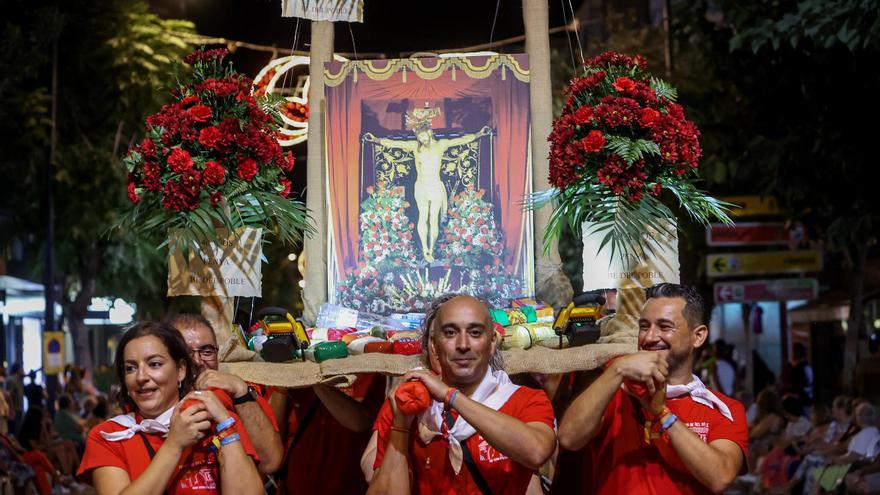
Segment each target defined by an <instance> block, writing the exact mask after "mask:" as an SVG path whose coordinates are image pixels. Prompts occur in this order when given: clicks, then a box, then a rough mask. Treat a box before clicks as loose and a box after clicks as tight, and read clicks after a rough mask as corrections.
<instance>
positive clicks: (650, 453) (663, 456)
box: [583, 390, 749, 495]
mask: <svg viewBox="0 0 880 495" xmlns="http://www.w3.org/2000/svg"><path fill="white" fill-rule="evenodd" d="M713 392H714V391H713ZM715 395H717V396H718V398H720V399H721V400H722V401H723V402H724V403H725V404H727V406H728V407H729V408H730V412H731V414H732V415H733V421H730V420H728V419H727V418H725V417H724V416H723V415H722V414H721V413H720V412H719V411H718V410H717V409H713V408H710V407H708V406H705V405H703V404H699V403H697V402H694V401H693V400H692V399H691V398H690V396H683V397H680V398H676V399H669V400H667V402H666V406H667V407H668V408H669V409H670V410H671V411H672V412H673V413H675V415H676V416H678V420H679V421H681V422H682V423H683V424H684V425H685V426H687V427H688V428H689V429H690V430H691V431H692V432H694V433H696V434H697V435H699V436H700V438H702V439H703V441H704V442H707V443H711V442H714V441H715V440H719V439H727V440H730V441H732V442H734V443H735V444H737V445H739V447H740V449H742V452H743V457H744V458H745V453H746V452H748V437H749V433H748V423H747V422H746V417H745V410H744V409H743V406H742V404H740V403H739V402H737V401H735V400H733V399H731V398H729V397H727V396H724V395H722V394H720V393H718V392H715ZM644 424H645V423H644V416H643V413H642V410H641V406H639V405H638V403H637V402H635V401H634V399H632V398H631V397H630V396H629V395H628V394H627V393H625V392H624V391H623V390H618V391H617V393H616V394H614V397H613V398H612V399H611V403H610V404H608V408H606V409H605V416H604V418H603V423H602V429H601V431H600V432H599V434H598V435H597V436H596V437H595V438H594V439H593V440H592V441H590V443H589V444H587V446H586V447H585V448H586V450H587V452H585V454H586V459H588V460H589V463H585V464H584V470H585V471H587V472H586V473H584V474H585V478H587V479H589V480H591V481H590V482H591V483H592V486H590V485H584V487H583V490H584V491H583V493H595V494H599V495H601V494H617V493H645V494H658V495H666V494H669V493H681V494H703V493H711V492H710V490H709V489H708V488H707V487H705V486H704V485H702V484H701V483H700V482H699V481H697V480H696V478H694V476H693V475H692V474H691V473H690V471H688V469H687V467H686V466H685V465H684V463H683V462H682V461H681V459H680V458H679V457H678V454H676V452H675V450H674V449H673V448H672V445H671V444H670V443H669V442H668V439H666V438H659V439H654V440H652V443H651V444H650V445H647V444H646V443H645V430H644ZM743 462H744V463H745V459H744V460H743Z"/></svg>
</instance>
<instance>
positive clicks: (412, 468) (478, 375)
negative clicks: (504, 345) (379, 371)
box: [362, 294, 556, 495]
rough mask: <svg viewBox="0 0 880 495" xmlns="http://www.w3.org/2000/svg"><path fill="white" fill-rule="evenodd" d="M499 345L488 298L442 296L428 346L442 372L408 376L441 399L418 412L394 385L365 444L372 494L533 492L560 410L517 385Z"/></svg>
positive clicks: (431, 317) (433, 311)
mask: <svg viewBox="0 0 880 495" xmlns="http://www.w3.org/2000/svg"><path fill="white" fill-rule="evenodd" d="M498 344H499V342H498V340H497V337H496V333H495V331H494V330H493V328H492V320H491V317H490V316H489V311H488V309H486V306H485V305H484V304H483V303H481V302H480V301H478V300H477V299H475V298H473V297H470V296H462V295H456V294H446V295H443V296H440V297H439V298H437V299H435V300H434V302H433V303H432V305H431V308H430V310H429V312H428V314H427V316H426V318H425V322H424V327H423V352H425V353H426V355H427V354H428V353H430V355H431V356H432V357H431V358H430V359H428V358H426V361H428V362H432V361H433V360H434V359H436V363H437V364H438V367H439V369H440V370H441V374H440V376H439V377H438V376H437V375H435V374H434V373H433V372H432V371H427V370H425V371H411V372H409V373H407V374H406V375H404V380H418V381H420V382H422V383H423V384H424V385H425V387H426V388H427V390H428V393H429V394H430V396H431V398H432V399H433V401H432V403H431V405H430V406H429V407H428V409H427V410H426V411H425V412H424V413H422V414H420V415H418V416H417V417H413V416H410V415H407V414H405V413H403V412H402V411H400V410H399V409H398V408H397V401H395V400H394V392H395V391H396V388H395V389H394V390H392V391H391V393H390V394H389V398H388V399H387V400H386V402H385V404H384V405H383V406H382V410H381V411H380V412H379V417H378V418H377V419H376V424H375V426H374V430H375V432H374V434H373V438H372V439H371V440H370V445H369V446H368V447H367V450H366V451H365V452H364V460H363V461H362V462H363V464H362V465H364V466H367V468H368V469H366V472H365V475H366V476H367V478H368V479H370V489H369V491H368V492H367V493H369V494H378V493H383V494H401V495H406V494H410V493H420V494H448V495H452V494H467V495H479V494H481V493H490V492H491V493H494V494H496V495H503V494H523V493H526V490H527V488H528V486H529V484H530V483H531V482H532V481H533V479H534V478H533V474H534V473H535V471H536V470H537V469H538V468H539V467H541V466H542V465H543V464H544V462H546V461H547V459H549V458H550V456H551V455H552V454H553V451H554V449H555V447H556V436H555V432H554V430H553V424H554V419H553V409H552V407H551V405H550V401H549V400H548V399H547V395H546V394H545V393H544V392H543V391H541V390H534V389H529V388H526V387H519V386H517V385H514V384H513V383H511V381H510V378H509V377H508V376H507V374H506V373H504V372H503V371H502V370H501V363H500V362H499V360H500V354H498V353H497V350H498ZM371 461H372V462H371ZM369 467H372V468H373V469H372V470H371V469H369Z"/></svg>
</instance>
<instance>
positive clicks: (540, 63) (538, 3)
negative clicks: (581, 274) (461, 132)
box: [523, 0, 573, 307]
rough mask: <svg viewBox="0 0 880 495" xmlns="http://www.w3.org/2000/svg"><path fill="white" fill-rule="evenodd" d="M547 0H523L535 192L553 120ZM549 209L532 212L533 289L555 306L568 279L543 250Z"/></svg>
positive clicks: (553, 253) (544, 179) (542, 180)
mask: <svg viewBox="0 0 880 495" xmlns="http://www.w3.org/2000/svg"><path fill="white" fill-rule="evenodd" d="M548 15H549V14H548V7H547V0H523V23H524V24H525V31H526V53H527V54H528V55H529V72H530V81H529V88H530V89H529V92H530V105H531V121H532V124H531V143H532V187H533V190H535V191H542V190H546V189H549V188H550V183H549V182H548V177H549V175H550V160H549V158H548V156H549V154H550V144H549V143H548V142H547V136H549V135H550V129H551V126H552V122H553V92H552V88H551V86H550V33H549V26H550V24H549V17H548ZM550 213H551V209H550V208H549V207H545V208H540V209H537V210H535V211H534V226H535V235H534V243H535V290H536V291H537V296H538V297H539V298H540V299H543V300H544V301H546V302H547V303H549V304H551V305H553V306H554V307H560V306H562V305H565V304H568V303H569V302H570V301H571V298H572V295H573V291H572V287H571V282H570V281H569V280H568V278H567V277H566V276H565V274H563V273H562V263H561V261H560V258H559V250H558V249H557V247H556V245H553V246H551V247H550V250H549V251H547V252H546V253H545V252H544V250H543V237H544V232H545V231H546V230H547V225H548V224H549V223H550Z"/></svg>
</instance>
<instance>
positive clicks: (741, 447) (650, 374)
mask: <svg viewBox="0 0 880 495" xmlns="http://www.w3.org/2000/svg"><path fill="white" fill-rule="evenodd" d="M647 297H648V299H647V301H646V302H645V305H644V307H643V308H642V314H641V317H640V319H639V349H640V351H639V352H637V353H635V354H631V355H628V356H624V357H620V358H617V359H615V360H614V361H612V362H611V363H609V365H608V366H607V368H606V370H605V371H604V372H603V373H602V374H601V375H600V376H599V377H598V378H596V380H595V381H594V382H593V383H592V384H591V385H590V386H589V387H588V388H587V389H586V390H585V391H583V392H582V393H581V394H580V395H578V397H576V398H575V400H574V401H573V402H572V404H571V405H570V406H569V408H568V410H567V411H566V413H565V415H564V416H563V419H562V422H561V423H560V426H559V443H560V445H562V447H563V448H566V449H568V450H578V449H581V448H583V447H584V446H586V449H587V452H586V454H587V457H588V458H589V459H591V463H590V464H588V465H586V467H587V468H589V470H590V472H589V473H585V476H584V478H585V479H587V480H588V483H587V484H586V485H585V486H584V487H583V490H584V492H583V493H597V494H614V493H646V494H667V493H685V494H691V493H694V494H696V493H711V492H715V493H719V492H722V491H723V490H724V489H726V488H727V486H728V485H729V484H730V483H731V482H732V481H733V479H734V478H735V477H736V476H737V474H739V473H740V470H741V469H742V468H743V464H744V463H743V461H744V459H745V456H746V453H747V448H748V446H747V442H748V430H747V423H746V419H745V412H744V410H743V407H742V405H741V404H740V403H739V402H737V401H735V400H733V399H730V398H728V397H726V396H724V395H721V394H720V393H717V392H713V391H711V390H709V389H707V388H706V387H705V386H704V385H703V383H702V382H700V380H699V378H697V377H696V376H694V375H693V374H692V373H691V370H692V369H693V359H694V356H693V354H694V351H695V350H696V349H697V348H699V347H700V346H701V345H702V344H703V342H705V340H706V337H707V336H708V332H709V330H708V328H707V327H706V325H704V324H703V323H702V321H703V320H702V317H703V302H702V299H701V298H700V296H699V294H698V293H697V292H696V291H695V290H694V289H693V288H690V287H685V286H682V285H678V284H660V285H657V286H655V287H652V288H651V289H649V290H648V294H647Z"/></svg>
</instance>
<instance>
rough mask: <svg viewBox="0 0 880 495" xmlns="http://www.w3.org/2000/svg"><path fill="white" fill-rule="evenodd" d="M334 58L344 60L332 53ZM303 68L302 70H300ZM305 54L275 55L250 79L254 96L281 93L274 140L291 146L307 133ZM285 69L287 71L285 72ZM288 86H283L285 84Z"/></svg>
mask: <svg viewBox="0 0 880 495" xmlns="http://www.w3.org/2000/svg"><path fill="white" fill-rule="evenodd" d="M333 59H334V60H338V61H340V62H345V61H346V60H347V59H346V58H345V57H342V56H340V55H334V56H333ZM303 68H304V69H305V70H303ZM308 68H309V57H307V56H304V55H291V56H288V57H281V58H276V59H274V60H272V61H271V62H269V64H268V65H266V66H265V67H263V69H262V70H260V72H259V73H258V74H257V77H255V78H254V89H253V95H254V96H262V95H265V94H266V93H277V94H280V95H282V96H284V104H282V105H279V108H278V111H279V112H280V113H281V120H282V121H284V126H283V127H281V128H280V129H278V143H279V144H281V146H293V145H294V144H297V143H301V142H303V141H305V140H306V138H307V137H308V134H309V80H310V77H309V74H308ZM288 72H289V74H288ZM288 82H289V83H290V84H291V85H292V86H287V83H288Z"/></svg>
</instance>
